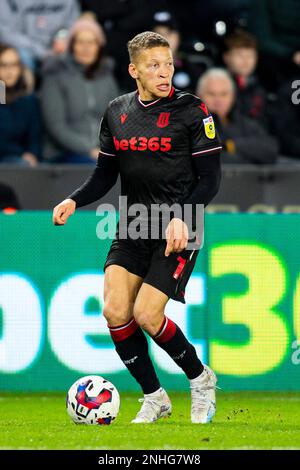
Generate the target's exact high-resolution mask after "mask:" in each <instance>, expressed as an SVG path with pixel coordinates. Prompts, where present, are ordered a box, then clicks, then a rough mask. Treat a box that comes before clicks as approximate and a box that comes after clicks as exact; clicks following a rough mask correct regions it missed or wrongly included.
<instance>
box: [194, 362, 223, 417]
mask: <svg viewBox="0 0 300 470" xmlns="http://www.w3.org/2000/svg"><path fill="white" fill-rule="evenodd" d="M216 383H217V377H216V376H215V374H214V372H213V371H212V370H211V369H210V368H209V367H208V366H206V365H205V366H204V370H203V372H202V374H200V375H199V377H197V378H196V379H192V380H190V387H191V399H192V403H191V421H192V423H198V424H206V423H209V422H210V421H211V420H212V418H213V417H214V415H215V413H216Z"/></svg>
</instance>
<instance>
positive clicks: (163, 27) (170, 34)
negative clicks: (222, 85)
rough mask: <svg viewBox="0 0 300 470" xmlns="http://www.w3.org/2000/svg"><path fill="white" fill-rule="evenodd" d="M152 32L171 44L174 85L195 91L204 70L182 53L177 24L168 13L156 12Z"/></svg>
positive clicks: (180, 88)
mask: <svg viewBox="0 0 300 470" xmlns="http://www.w3.org/2000/svg"><path fill="white" fill-rule="evenodd" d="M152 30H153V31H155V32H156V33H159V34H161V35H162V36H163V37H164V38H166V39H167V41H168V42H169V44H170V47H171V49H172V53H173V59H174V67H175V72H174V75H173V80H172V81H173V85H174V86H175V88H178V89H179V90H187V91H190V92H191V91H192V92H193V91H194V90H195V88H196V85H197V80H198V77H199V75H201V73H203V72H204V70H203V69H202V70H201V69H200V70H199V66H198V67H197V65H196V64H193V63H190V62H189V61H188V60H186V58H185V57H184V55H183V54H182V53H181V52H180V50H179V47H180V32H179V30H178V27H177V25H176V22H175V21H174V19H173V18H172V16H171V14H170V13H169V12H168V11H161V12H156V13H155V15H154V22H153V26H152Z"/></svg>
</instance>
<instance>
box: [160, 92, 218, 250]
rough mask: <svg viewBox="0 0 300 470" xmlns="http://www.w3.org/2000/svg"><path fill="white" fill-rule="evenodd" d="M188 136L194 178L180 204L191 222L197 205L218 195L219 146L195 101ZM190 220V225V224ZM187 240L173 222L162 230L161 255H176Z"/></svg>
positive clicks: (184, 228)
mask: <svg viewBox="0 0 300 470" xmlns="http://www.w3.org/2000/svg"><path fill="white" fill-rule="evenodd" d="M187 122H188V126H189V133H190V146H191V157H192V159H193V167H194V169H195V175H196V177H197V183H196V185H195V186H194V188H193V190H192V192H191V193H190V194H189V195H188V196H187V197H186V198H185V199H184V200H183V201H181V204H182V206H183V205H184V204H191V205H192V207H193V219H194V220H195V216H196V207H197V204H203V205H204V206H207V204H209V203H210V202H211V200H212V199H213V198H214V197H215V195H216V194H217V193H218V190H219V187H220V182H221V162H220V153H221V150H222V145H221V142H220V139H219V136H218V134H217V132H216V129H215V125H214V121H213V117H212V116H211V115H210V113H209V111H208V110H207V108H206V106H205V105H204V103H202V102H201V100H197V101H195V103H194V104H193V106H191V107H190V109H189V114H188V117H187ZM194 220H193V224H194ZM188 239H189V233H188V226H187V224H186V223H185V222H184V221H183V220H180V219H177V218H174V219H172V220H171V222H170V224H169V225H168V227H167V230H166V240H167V246H166V250H165V255H166V256H169V254H170V253H172V252H175V253H180V252H181V251H182V250H184V249H185V248H186V247H187V244H188Z"/></svg>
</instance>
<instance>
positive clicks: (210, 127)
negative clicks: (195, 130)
mask: <svg viewBox="0 0 300 470" xmlns="http://www.w3.org/2000/svg"><path fill="white" fill-rule="evenodd" d="M203 124H204V132H205V135H206V137H207V138H208V139H214V138H215V137H216V129H215V123H214V120H213V118H212V116H209V117H208V118H205V119H203Z"/></svg>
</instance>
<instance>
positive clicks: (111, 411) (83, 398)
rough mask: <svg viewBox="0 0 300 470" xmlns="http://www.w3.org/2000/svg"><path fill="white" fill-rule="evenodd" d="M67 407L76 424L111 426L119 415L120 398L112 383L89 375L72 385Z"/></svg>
mask: <svg viewBox="0 0 300 470" xmlns="http://www.w3.org/2000/svg"><path fill="white" fill-rule="evenodd" d="M66 406H67V412H68V414H69V416H70V417H71V419H72V420H73V421H74V423H76V424H110V423H111V421H113V420H114V419H115V418H116V417H117V415H118V412H119V407H120V396H119V393H118V391H117V389H116V387H115V386H114V385H113V384H112V383H111V382H108V381H107V380H105V379H104V378H103V377H100V376H98V375H87V376H86V377H82V378H81V379H79V380H77V381H76V382H75V383H74V384H73V385H72V387H71V388H70V390H69V391H68V394H67V403H66Z"/></svg>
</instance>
